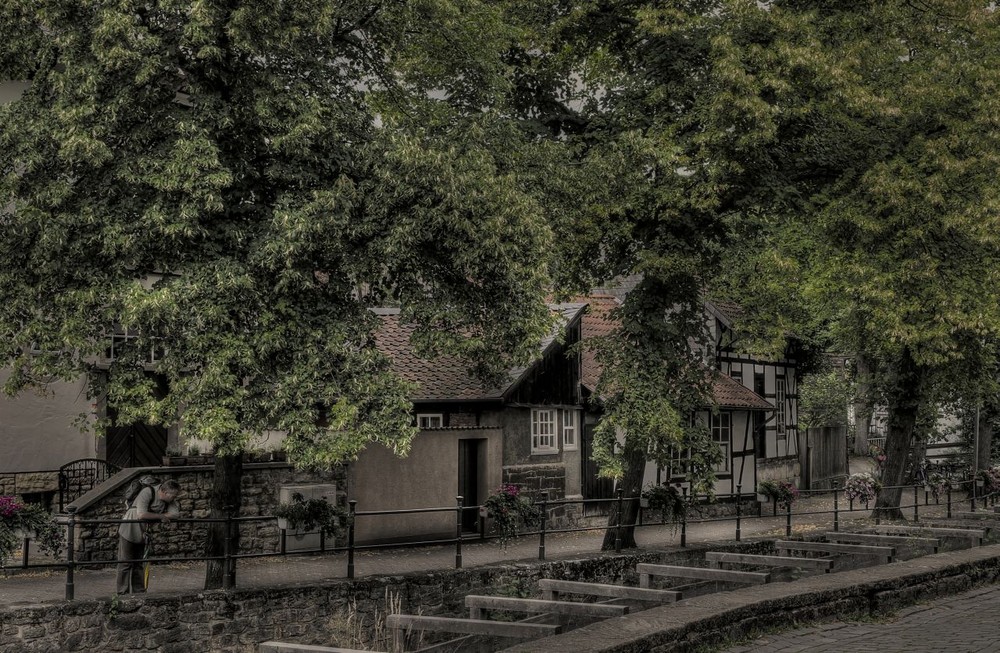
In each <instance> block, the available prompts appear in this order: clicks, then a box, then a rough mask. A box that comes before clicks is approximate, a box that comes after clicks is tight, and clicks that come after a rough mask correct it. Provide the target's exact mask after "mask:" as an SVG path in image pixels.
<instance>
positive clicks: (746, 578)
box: [635, 563, 771, 587]
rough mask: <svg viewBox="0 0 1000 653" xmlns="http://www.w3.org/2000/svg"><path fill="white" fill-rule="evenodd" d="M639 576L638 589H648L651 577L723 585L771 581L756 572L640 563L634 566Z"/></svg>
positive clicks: (766, 574)
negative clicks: (721, 583) (688, 579)
mask: <svg viewBox="0 0 1000 653" xmlns="http://www.w3.org/2000/svg"><path fill="white" fill-rule="evenodd" d="M635 570H636V572H638V574H639V587H649V584H650V578H651V577H653V576H666V577H670V578H692V579H694V580H707V581H716V582H723V583H747V584H751V585H762V584H764V583H768V582H770V580H771V574H768V573H761V572H757V571H731V570H728V569H706V568H704V567H679V566H675V565H651V564H645V563H641V564H638V565H636V566H635Z"/></svg>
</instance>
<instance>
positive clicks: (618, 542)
mask: <svg viewBox="0 0 1000 653" xmlns="http://www.w3.org/2000/svg"><path fill="white" fill-rule="evenodd" d="M617 494H618V519H617V521H618V523H617V524H616V525H615V553H621V552H622V517H623V516H624V515H623V514H622V513H623V508H624V506H625V502H624V500H623V498H624V496H625V491H624V490H623V489H622V488H621V487H620V486H619V488H618V492H617Z"/></svg>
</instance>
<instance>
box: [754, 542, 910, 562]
mask: <svg viewBox="0 0 1000 653" xmlns="http://www.w3.org/2000/svg"><path fill="white" fill-rule="evenodd" d="M774 548H775V549H777V550H778V551H803V552H809V553H835V554H840V555H868V556H878V557H880V558H882V560H884V561H885V562H892V558H893V557H894V556H895V555H896V549H894V548H893V547H891V546H871V545H868V544H833V543H830V542H799V541H792V540H778V541H777V542H775V543H774Z"/></svg>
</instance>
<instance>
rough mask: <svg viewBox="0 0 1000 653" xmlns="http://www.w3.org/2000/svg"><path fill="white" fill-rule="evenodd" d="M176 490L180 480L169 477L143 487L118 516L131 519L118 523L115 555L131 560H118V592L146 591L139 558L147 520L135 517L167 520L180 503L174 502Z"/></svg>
mask: <svg viewBox="0 0 1000 653" xmlns="http://www.w3.org/2000/svg"><path fill="white" fill-rule="evenodd" d="M180 491H181V486H180V484H179V483H178V482H177V481H175V480H172V479H171V480H168V481H164V482H163V483H160V484H159V485H149V486H146V487H143V488H142V490H140V491H139V494H137V495H136V497H135V499H133V500H132V504H131V505H130V506H129V509H128V510H127V511H126V512H125V514H124V515H123V516H122V519H123V520H131V521H123V522H122V524H121V525H120V526H119V527H118V559H119V560H126V561H133V562H119V563H118V587H117V591H118V593H119V594H133V593H139V592H145V591H146V584H145V581H144V578H143V569H142V566H143V563H142V558H143V555H144V554H145V553H146V547H147V546H148V544H149V543H148V539H147V533H146V528H147V524H144V523H140V522H139V521H137V520H144V521H159V522H162V523H167V522H169V521H170V520H171V519H172V518H174V517H176V516H177V515H178V514H179V513H180V506H178V505H177V495H178V494H180Z"/></svg>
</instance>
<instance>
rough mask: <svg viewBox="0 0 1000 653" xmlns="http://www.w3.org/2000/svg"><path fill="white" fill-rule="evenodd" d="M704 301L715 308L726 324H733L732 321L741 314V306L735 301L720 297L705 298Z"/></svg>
mask: <svg viewBox="0 0 1000 653" xmlns="http://www.w3.org/2000/svg"><path fill="white" fill-rule="evenodd" d="M705 301H706V303H707V304H708V305H709V306H710V307H713V308H715V312H716V313H718V314H719V317H720V318H722V320H723V321H724V322H725V323H726V326H729V327H731V326H733V322H735V321H736V320H738V319H739V318H740V316H741V315H743V307H742V306H740V305H739V304H737V303H736V302H726V301H722V300H720V299H707V300H705Z"/></svg>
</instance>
